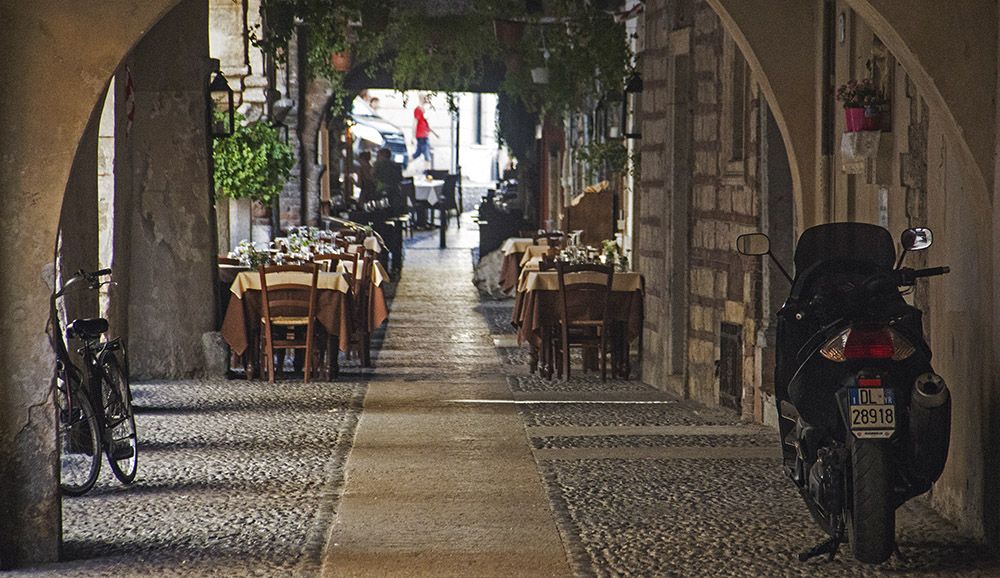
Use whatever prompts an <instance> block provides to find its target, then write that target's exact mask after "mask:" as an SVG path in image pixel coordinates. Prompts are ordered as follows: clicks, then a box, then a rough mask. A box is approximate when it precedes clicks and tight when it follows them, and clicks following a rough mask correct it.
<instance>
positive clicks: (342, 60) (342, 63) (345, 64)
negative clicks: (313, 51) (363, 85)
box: [330, 50, 352, 72]
mask: <svg viewBox="0 0 1000 578" xmlns="http://www.w3.org/2000/svg"><path fill="white" fill-rule="evenodd" d="M351 61H352V58H351V52H350V51H349V50H345V51H344V52H334V53H332V54H331V55H330V64H331V65H332V66H333V69H334V70H336V71H337V72H347V71H348V70H350V69H351Z"/></svg>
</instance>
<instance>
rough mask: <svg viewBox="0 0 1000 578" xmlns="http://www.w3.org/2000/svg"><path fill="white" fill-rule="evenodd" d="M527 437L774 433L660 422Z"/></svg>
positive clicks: (540, 431)
mask: <svg viewBox="0 0 1000 578" xmlns="http://www.w3.org/2000/svg"><path fill="white" fill-rule="evenodd" d="M526 430H527V432H528V437H532V438H542V437H557V436H566V437H606V436H757V435H767V434H773V435H774V441H775V444H777V443H778V432H776V431H774V430H773V429H771V428H768V427H765V426H757V425H660V426H620V425H616V426H534V427H528V428H526Z"/></svg>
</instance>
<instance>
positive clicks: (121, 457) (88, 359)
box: [49, 269, 139, 496]
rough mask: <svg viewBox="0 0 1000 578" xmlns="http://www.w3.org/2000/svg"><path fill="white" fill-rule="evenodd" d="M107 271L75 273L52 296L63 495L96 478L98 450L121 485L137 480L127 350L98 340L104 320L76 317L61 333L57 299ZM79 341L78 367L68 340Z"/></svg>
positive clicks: (92, 284) (95, 284)
mask: <svg viewBox="0 0 1000 578" xmlns="http://www.w3.org/2000/svg"><path fill="white" fill-rule="evenodd" d="M110 275H111V269H102V270H100V271H95V272H93V273H86V272H84V271H78V272H77V273H76V274H74V275H73V276H72V277H70V279H69V280H68V281H66V283H64V284H63V287H62V289H60V290H58V291H54V292H53V293H52V297H51V304H50V305H51V309H50V316H49V329H50V332H49V338H50V340H51V342H52V348H53V350H54V351H55V353H56V368H55V398H56V407H57V410H58V426H59V439H58V443H59V457H60V460H59V467H60V471H59V487H60V489H61V490H62V492H63V493H64V494H65V495H68V496H81V495H83V494H85V493H87V492H88V491H90V490H91V488H93V487H94V484H95V483H96V482H97V477H98V475H99V474H100V471H101V454H102V453H103V454H105V455H106V456H107V458H108V465H110V466H111V471H112V472H113V473H114V475H115V477H116V478H118V480H119V481H121V482H122V483H123V484H131V483H132V482H133V481H135V475H136V471H137V469H138V449H139V448H138V436H137V434H136V428H135V415H134V413H133V410H132V391H131V389H130V388H129V383H128V353H127V351H126V349H125V345H124V343H122V341H121V339H119V338H115V339H111V340H102V338H101V336H102V334H104V333H106V332H107V331H108V320H107V319H103V318H93V319H74V320H73V321H72V322H70V323H69V325H68V327H67V328H66V330H65V333H64V332H63V329H62V325H61V323H60V315H59V311H58V308H57V302H58V300H59V299H60V298H61V297H63V296H64V295H65V294H66V293H67V292H68V291H69V290H70V289H73V288H79V287H81V286H82V284H84V283H85V284H86V287H87V288H89V289H90V290H92V291H94V290H97V289H99V288H100V287H102V286H104V285H109V284H111V281H102V280H101V278H102V277H108V276H110ZM70 339H79V340H81V341H82V342H83V345H82V346H81V347H79V348H78V349H77V350H76V352H77V353H78V354H79V355H80V357H81V359H82V360H83V365H84V368H83V369H80V368H79V367H77V365H76V364H75V363H74V362H73V359H72V357H71V356H70V353H69V347H68V341H69V340H70Z"/></svg>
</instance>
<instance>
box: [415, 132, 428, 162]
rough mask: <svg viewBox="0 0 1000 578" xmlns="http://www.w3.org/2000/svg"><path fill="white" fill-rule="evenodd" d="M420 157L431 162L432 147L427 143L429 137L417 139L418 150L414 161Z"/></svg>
mask: <svg viewBox="0 0 1000 578" xmlns="http://www.w3.org/2000/svg"><path fill="white" fill-rule="evenodd" d="M420 155H423V156H424V160H425V161H427V162H431V145H430V143H429V142H427V137H424V138H418V139H417V150H416V151H414V152H413V160H417V157H419V156H420Z"/></svg>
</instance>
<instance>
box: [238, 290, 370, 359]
mask: <svg viewBox="0 0 1000 578" xmlns="http://www.w3.org/2000/svg"><path fill="white" fill-rule="evenodd" d="M272 279H273V281H272ZM268 280H269V283H274V284H275V285H279V284H280V285H285V284H295V285H303V286H306V287H308V286H309V285H310V283H311V282H312V275H311V274H309V273H305V272H299V271H287V272H283V273H276V274H271V275H270V276H269V277H268ZM350 287H351V286H350V283H348V281H347V275H346V274H345V273H327V272H322V273H320V274H319V277H318V280H317V296H316V320H317V321H319V323H320V325H322V326H323V329H325V330H326V332H327V333H328V334H329V335H336V336H337V338H338V345H339V349H340V350H341V351H347V350H348V346H349V344H350V323H349V318H350V316H349V314H348V300H349V299H350ZM230 293H231V295H230V298H229V307H227V308H226V317H225V319H224V320H223V322H222V338H223V339H225V340H226V343H228V344H229V347H231V348H232V350H233V352H234V353H235V354H237V355H243V354H244V353H246V352H247V349H248V348H249V347H250V344H251V343H255V339H256V338H257V337H258V336H259V331H260V319H261V316H262V315H263V308H262V303H261V300H262V295H261V290H260V274H259V273H258V272H257V271H242V272H240V273H238V274H237V275H236V279H235V280H234V281H233V284H232V286H231V287H230ZM269 293H270V294H271V295H272V298H274V299H281V295H282V293H283V292H282V291H269ZM384 304H385V302H384V300H383V306H384Z"/></svg>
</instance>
